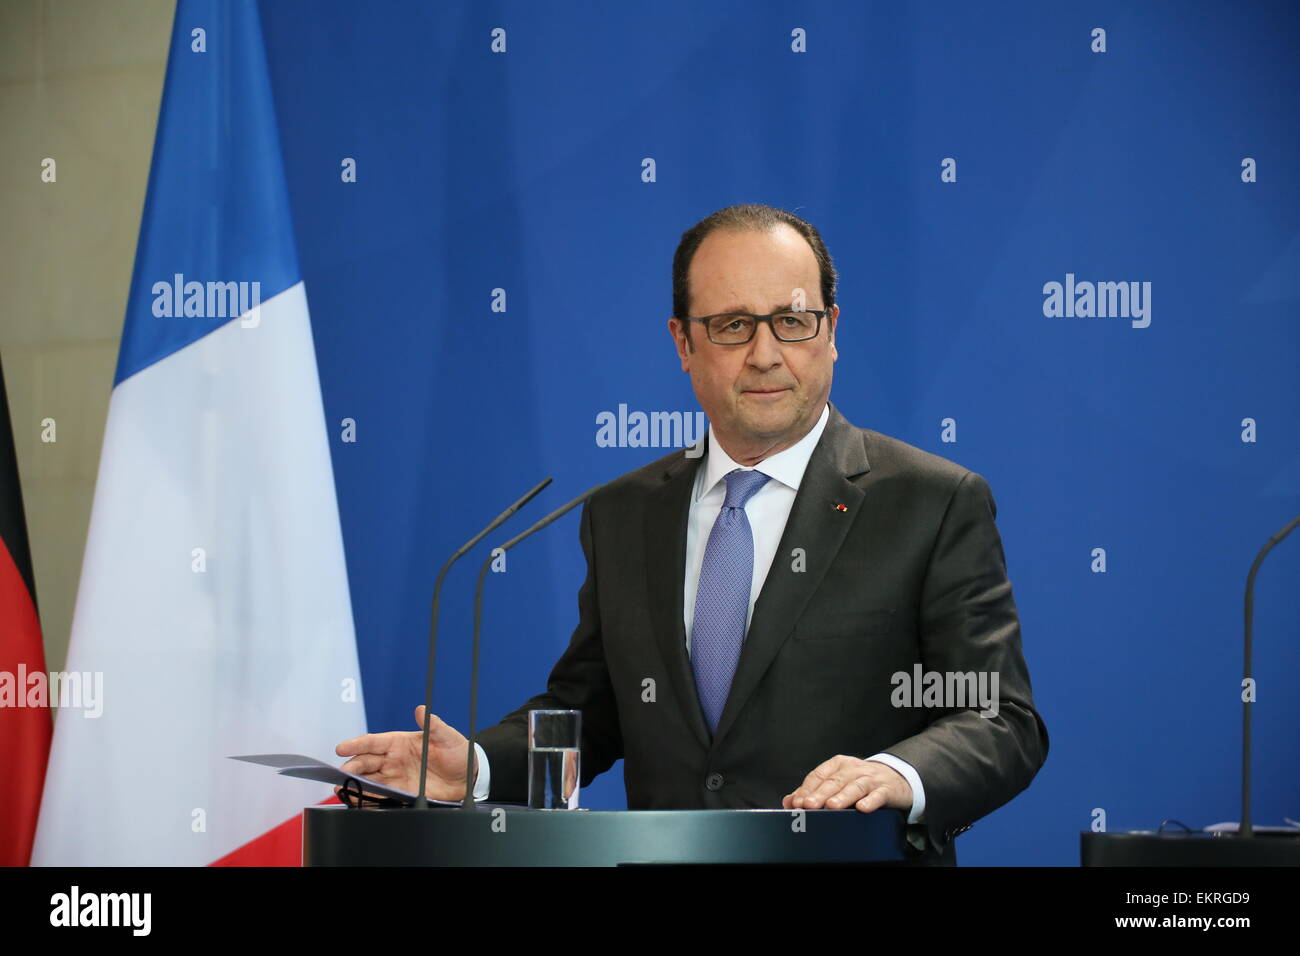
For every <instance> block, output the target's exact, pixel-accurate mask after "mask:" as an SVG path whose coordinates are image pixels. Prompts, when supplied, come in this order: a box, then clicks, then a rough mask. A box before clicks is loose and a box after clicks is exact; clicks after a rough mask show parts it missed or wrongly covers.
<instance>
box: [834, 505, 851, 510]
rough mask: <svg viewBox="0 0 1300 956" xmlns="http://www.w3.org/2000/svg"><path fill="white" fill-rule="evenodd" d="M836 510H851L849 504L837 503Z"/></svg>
mask: <svg viewBox="0 0 1300 956" xmlns="http://www.w3.org/2000/svg"><path fill="white" fill-rule="evenodd" d="M835 510H836V511H848V510H849V506H848V505H836V506H835Z"/></svg>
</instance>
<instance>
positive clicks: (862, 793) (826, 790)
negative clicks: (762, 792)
mask: <svg viewBox="0 0 1300 956" xmlns="http://www.w3.org/2000/svg"><path fill="white" fill-rule="evenodd" d="M781 806H782V807H783V808H785V809H786V810H800V809H802V810H818V809H821V808H822V807H825V808H826V809H827V810H843V809H845V808H846V807H857V808H858V809H859V810H861V811H862V812H863V813H870V812H871V811H873V810H879V809H880V808H881V807H893V808H895V809H897V810H911V809H912V787H911V785H909V784H908V782H907V779H906V778H905V777H904V776H903V775H902V774H901V773H899V772H898V771H897V770H895V769H894V768H893V767H890V766H887V765H886V764H883V763H878V762H877V761H874V760H862V759H860V758H858V757H846V756H844V755H843V754H839V755H837V756H834V757H832V758H831V759H830V760H827V761H826V762H825V763H823V764H821V765H820V766H819V767H817V768H816V769H815V770H813V772H812V773H810V774H808V776H807V777H805V778H804V781H803V784H802V785H801V786H800V787H799V788H798V789H796V790H795V791H794V792H793V793H787V794H786V795H785V796H784V797H782V798H781Z"/></svg>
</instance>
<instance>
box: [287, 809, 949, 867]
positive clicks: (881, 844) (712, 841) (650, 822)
mask: <svg viewBox="0 0 1300 956" xmlns="http://www.w3.org/2000/svg"><path fill="white" fill-rule="evenodd" d="M906 830H907V826H906V820H905V818H904V816H903V814H902V813H901V812H900V811H897V810H884V809H882V810H877V811H876V812H875V813H860V812H858V811H857V810H853V809H849V810H806V811H802V814H801V815H800V814H797V813H796V811H791V810H531V809H529V808H527V807H524V806H519V805H517V804H496V803H480V804H478V805H477V806H476V807H475V808H474V809H473V810H464V809H461V808H459V807H439V808H436V809H428V810H413V809H410V808H395V809H377V808H376V809H360V808H348V807H343V806H316V807H308V808H306V809H305V810H304V811H303V865H304V866H632V865H681V864H756V863H783V864H814V863H823V864H824V863H838V864H846V863H849V864H892V865H907V864H912V865H916V864H934V863H938V862H940V860H939V859H938V857H936V856H935V855H934V854H929V855H922V854H921V853H919V852H917V851H916V850H914V849H913V848H912V847H911V846H910V845H909V844H908V843H907V839H906Z"/></svg>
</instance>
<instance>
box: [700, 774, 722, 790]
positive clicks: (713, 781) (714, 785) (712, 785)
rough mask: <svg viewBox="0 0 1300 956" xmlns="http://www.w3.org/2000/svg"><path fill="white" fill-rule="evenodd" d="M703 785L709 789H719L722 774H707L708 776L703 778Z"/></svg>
mask: <svg viewBox="0 0 1300 956" xmlns="http://www.w3.org/2000/svg"><path fill="white" fill-rule="evenodd" d="M704 786H706V787H708V788H709V789H710V790H721V789H722V774H720V773H711V774H709V775H708V777H706V778H705V780H704Z"/></svg>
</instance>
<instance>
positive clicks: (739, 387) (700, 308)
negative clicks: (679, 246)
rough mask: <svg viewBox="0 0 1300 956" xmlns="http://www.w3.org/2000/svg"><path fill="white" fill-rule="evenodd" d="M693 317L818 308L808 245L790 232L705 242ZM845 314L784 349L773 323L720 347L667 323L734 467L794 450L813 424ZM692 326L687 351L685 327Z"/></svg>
mask: <svg viewBox="0 0 1300 956" xmlns="http://www.w3.org/2000/svg"><path fill="white" fill-rule="evenodd" d="M687 279H688V286H689V289H690V308H691V314H692V315H696V316H704V315H716V314H718V313H721V312H753V313H755V314H758V315H765V314H768V313H772V312H778V311H781V310H782V309H789V308H791V306H792V305H797V302H795V301H794V300H795V297H796V296H798V295H799V294H800V293H799V292H798V291H797V290H802V295H803V296H804V307H805V308H808V309H821V308H822V307H823V303H822V298H821V275H820V272H819V270H818V268H817V259H816V258H815V257H814V256H813V251H812V247H811V246H809V245H808V242H807V240H805V239H804V238H803V236H801V235H799V233H797V232H796V231H795V230H794V229H792V228H790V227H789V226H787V225H785V224H784V223H783V224H781V225H779V226H778V227H776V228H775V229H771V230H769V231H767V232H750V231H743V232H742V231H736V230H730V229H720V230H717V231H715V232H712V233H710V234H709V235H708V236H707V237H706V238H705V240H704V241H703V242H702V243H700V247H699V249H697V250H696V252H695V258H694V259H693V260H692V261H691V266H690V270H689V272H688V274H687ZM838 318H839V306H835V307H834V308H833V309H832V312H831V314H830V315H828V316H826V318H825V319H824V320H823V321H822V325H821V329H820V331H819V332H818V334H817V337H816V338H815V339H809V340H807V341H805V342H782V341H780V340H779V339H777V338H776V337H775V336H774V335H773V334H772V330H771V328H770V327H769V326H768V324H767V323H762V324H760V325H759V326H758V328H757V329H756V330H755V333H754V337H753V339H751V340H750V341H749V342H748V343H746V344H745V345H715V344H714V343H713V342H710V341H709V337H708V333H707V332H706V330H705V328H704V326H703V325H702V324H701V323H698V322H691V323H685V322H682V321H680V320H679V319H677V318H671V319H669V320H668V329H669V331H670V332H671V333H672V335H673V340H674V342H675V343H676V345H677V354H678V356H679V357H680V358H681V362H682V371H684V372H689V373H690V376H691V384H692V385H693V386H694V388H695V397H696V398H697V399H698V400H699V403H700V407H701V408H702V409H704V413H705V415H707V416H708V418H709V421H710V423H711V424H712V425H713V428H714V430H715V431H716V432H717V434H718V439H719V441H720V442H721V443H722V445H723V447H724V448H725V449H726V451H727V454H729V455H730V456H731V457H732V458H733V459H735V460H736V461H737V462H740V463H741V464H755V463H757V462H758V461H761V460H762V459H764V458H767V457H769V456H771V455H774V454H776V453H777V452H779V451H783V450H784V449H786V448H789V447H790V446H791V445H793V444H795V443H796V442H798V441H799V439H801V438H803V436H804V435H806V434H808V431H809V430H810V429H811V428H812V426H813V425H814V424H815V423H816V422H817V419H818V417H819V416H820V415H821V411H822V408H823V407H824V406H825V404H826V399H827V397H828V396H829V395H830V390H831V370H832V366H833V365H834V364H835V359H836V357H837V356H836V352H835V338H834V335H835V322H836V320H837V319H838ZM688 324H689V325H690V326H691V333H690V334H691V344H693V345H694V349H692V348H691V345H688V343H687V340H686V330H685V326H686V325H688Z"/></svg>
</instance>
